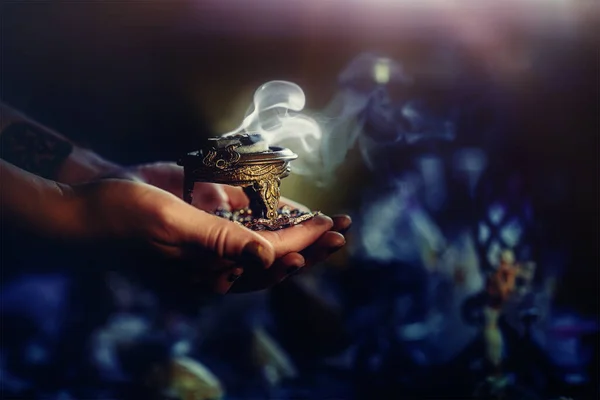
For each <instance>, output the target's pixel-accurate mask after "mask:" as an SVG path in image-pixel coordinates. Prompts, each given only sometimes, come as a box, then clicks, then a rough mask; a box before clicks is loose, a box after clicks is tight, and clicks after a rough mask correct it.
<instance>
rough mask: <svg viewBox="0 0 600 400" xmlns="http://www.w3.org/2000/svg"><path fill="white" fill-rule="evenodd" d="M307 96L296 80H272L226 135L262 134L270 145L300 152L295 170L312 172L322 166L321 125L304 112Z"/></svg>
mask: <svg viewBox="0 0 600 400" xmlns="http://www.w3.org/2000/svg"><path fill="white" fill-rule="evenodd" d="M305 104H306V96H305V95H304V92H303V91H302V89H301V88H300V86H298V85H296V84H295V83H292V82H286V81H271V82H267V83H265V84H264V85H262V86H261V87H259V88H258V89H257V90H256V92H255V93H254V99H253V104H252V106H251V107H250V109H249V110H248V112H247V114H246V117H245V118H244V120H243V122H242V124H241V125H240V126H239V127H238V128H237V129H235V130H233V131H232V132H229V133H227V134H225V135H224V136H233V135H238V134H243V133H250V134H260V135H261V136H262V138H263V139H264V140H265V141H266V142H267V143H268V144H269V146H281V147H287V148H289V149H291V150H292V151H293V152H295V153H296V154H298V159H297V160H296V161H294V162H293V163H292V168H293V170H294V172H296V173H298V174H303V175H307V174H312V173H314V172H315V171H316V170H318V169H319V168H320V167H321V164H322V157H321V140H322V136H323V134H322V131H321V127H320V125H319V124H318V123H317V121H315V120H314V119H313V118H311V117H310V116H309V115H307V114H304V113H301V111H302V110H303V109H304V106H305Z"/></svg>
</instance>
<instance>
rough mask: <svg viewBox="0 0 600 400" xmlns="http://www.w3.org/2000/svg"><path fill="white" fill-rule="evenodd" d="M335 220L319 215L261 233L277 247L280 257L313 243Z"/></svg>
mask: <svg viewBox="0 0 600 400" xmlns="http://www.w3.org/2000/svg"><path fill="white" fill-rule="evenodd" d="M332 226H333V221H332V220H331V218H329V217H328V216H326V215H322V214H320V215H317V216H315V217H314V218H312V219H310V220H308V221H306V222H303V223H301V224H298V225H295V226H292V227H289V228H285V229H281V230H278V231H272V232H271V231H261V232H259V234H260V235H261V236H262V237H263V238H265V239H267V240H268V241H269V242H270V243H271V244H272V245H273V248H274V249H275V257H276V258H280V257H283V256H284V255H285V254H288V253H298V252H300V251H302V250H304V249H305V248H307V247H308V246H310V245H312V244H313V243H314V242H315V241H317V239H319V238H320V237H321V235H323V234H324V233H325V232H327V231H328V230H330V229H331V227H332Z"/></svg>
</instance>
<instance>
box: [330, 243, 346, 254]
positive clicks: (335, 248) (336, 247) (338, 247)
mask: <svg viewBox="0 0 600 400" xmlns="http://www.w3.org/2000/svg"><path fill="white" fill-rule="evenodd" d="M345 244H346V243H343V244H341V245H339V246H334V247H330V248H329V249H328V251H329V254H333V253H335V252H336V251H338V250H341V249H342V247H344V245H345Z"/></svg>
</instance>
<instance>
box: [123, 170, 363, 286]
mask: <svg viewBox="0 0 600 400" xmlns="http://www.w3.org/2000/svg"><path fill="white" fill-rule="evenodd" d="M120 176H121V177H124V178H127V179H130V180H134V181H138V182H144V183H147V184H150V185H153V186H156V187H159V188H161V189H163V190H165V191H167V192H170V193H172V194H174V195H175V196H177V197H179V198H181V195H182V188H183V168H182V167H180V166H178V165H176V164H174V163H169V162H158V163H152V164H144V165H139V166H136V167H132V168H129V169H127V170H124V171H123V173H122V174H120ZM193 205H194V206H195V207H197V208H199V209H202V210H205V211H208V212H212V211H214V210H216V209H218V208H221V209H226V210H235V209H241V208H245V207H248V205H249V200H248V197H246V195H245V194H244V192H243V190H242V189H241V188H239V187H233V186H227V185H219V184H214V183H196V185H195V187H194V202H193ZM280 205H282V206H283V205H288V206H290V207H292V208H296V209H301V210H303V211H309V209H308V208H307V207H306V206H304V205H302V204H299V203H296V202H294V201H292V200H289V199H286V198H281V201H280ZM319 218H322V217H319ZM351 223H352V221H351V220H350V217H348V216H347V215H339V216H334V217H333V226H332V228H331V230H328V231H325V232H323V234H322V235H321V236H320V237H319V238H318V239H317V240H316V241H315V242H314V243H312V244H310V246H307V247H305V248H302V249H301V251H298V250H297V251H290V252H288V253H285V254H283V253H282V254H278V256H277V259H276V261H275V262H274V265H273V268H269V269H264V270H259V269H254V270H253V271H252V272H250V271H248V270H247V269H246V270H245V273H244V274H243V275H241V276H240V279H239V280H238V281H237V282H236V284H235V285H234V286H233V288H232V289H231V291H232V292H245V291H251V290H260V289H265V288H267V287H270V286H272V285H274V284H276V283H278V282H280V281H282V280H283V279H285V278H286V277H288V276H290V275H291V274H295V273H297V272H299V270H300V269H301V268H305V267H310V266H312V265H314V264H316V263H318V262H320V261H323V260H325V259H326V258H327V257H329V256H330V255H331V254H332V253H334V252H335V251H337V250H339V249H341V248H342V247H343V246H344V244H345V243H346V240H345V238H344V236H343V234H344V233H345V231H347V230H348V228H349V227H350V225H351ZM288 229H290V228H288ZM285 231H286V235H283V237H282V233H283V232H282V231H277V232H261V233H260V235H261V236H262V237H264V238H266V239H267V240H270V241H271V242H280V243H283V242H285V240H287V237H286V236H287V235H288V233H287V230H285ZM294 232H295V231H294ZM239 272H240V270H238V269H236V270H233V271H232V272H231V273H232V274H233V275H232V279H233V278H235V276H236V274H238V273H239Z"/></svg>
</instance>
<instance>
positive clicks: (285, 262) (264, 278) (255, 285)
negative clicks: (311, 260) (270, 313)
mask: <svg viewBox="0 0 600 400" xmlns="http://www.w3.org/2000/svg"><path fill="white" fill-rule="evenodd" d="M305 264H306V261H305V260H304V257H302V255H301V254H299V253H290V254H287V255H285V256H284V257H282V258H280V259H279V260H277V261H276V262H275V263H274V264H273V266H272V267H271V268H269V269H268V270H262V271H253V272H251V273H244V274H243V275H242V276H241V277H240V278H239V279H238V280H236V282H235V283H234V284H233V285H232V286H231V289H230V290H229V293H245V292H252V291H257V290H264V289H267V288H269V287H271V286H274V285H276V284H278V283H279V282H281V281H282V280H284V279H286V278H287V277H289V276H291V275H293V274H295V273H296V272H298V271H299V270H301V269H302V268H303V267H304V265H305Z"/></svg>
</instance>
